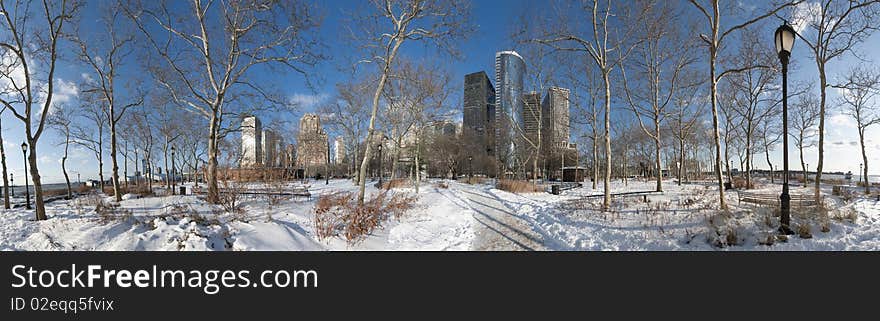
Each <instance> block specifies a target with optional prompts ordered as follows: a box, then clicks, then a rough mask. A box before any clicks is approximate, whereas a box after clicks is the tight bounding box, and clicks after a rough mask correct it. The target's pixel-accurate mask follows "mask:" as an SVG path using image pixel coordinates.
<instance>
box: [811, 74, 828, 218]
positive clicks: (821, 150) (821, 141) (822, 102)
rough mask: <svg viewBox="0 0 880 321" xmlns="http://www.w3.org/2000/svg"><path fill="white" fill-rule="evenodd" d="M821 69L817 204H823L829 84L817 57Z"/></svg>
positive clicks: (815, 193) (814, 193)
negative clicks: (822, 184)
mask: <svg viewBox="0 0 880 321" xmlns="http://www.w3.org/2000/svg"><path fill="white" fill-rule="evenodd" d="M816 62H817V64H818V67H819V68H818V69H819V160H818V164H816V190H815V191H814V192H813V195H814V196H815V197H816V204H820V203H821V202H822V194H821V190H820V185H821V182H822V165H823V163H824V158H825V88H826V87H827V86H828V82H827V80H826V79H825V63H823V62H822V61H821V59H819V57H816Z"/></svg>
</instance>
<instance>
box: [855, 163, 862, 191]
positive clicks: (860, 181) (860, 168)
mask: <svg viewBox="0 0 880 321" xmlns="http://www.w3.org/2000/svg"><path fill="white" fill-rule="evenodd" d="M858 185H862V164H861V163H859V184H858ZM858 185H856V186H858Z"/></svg>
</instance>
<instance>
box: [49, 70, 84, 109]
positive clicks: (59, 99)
mask: <svg viewBox="0 0 880 321" xmlns="http://www.w3.org/2000/svg"><path fill="white" fill-rule="evenodd" d="M78 97H79V87H78V86H77V85H76V83H74V82H72V81H66V80H64V79H61V78H58V80H57V81H56V82H55V93H53V94H52V104H51V105H49V115H51V114H52V113H53V112H54V111H55V109H56V108H59V106H60V108H64V107H65V105H68V104H70V103H71V102H73V101H74V100H75V99H76V98H78Z"/></svg>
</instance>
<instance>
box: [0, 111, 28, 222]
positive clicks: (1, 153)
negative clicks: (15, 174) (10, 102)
mask: <svg viewBox="0 0 880 321" xmlns="http://www.w3.org/2000/svg"><path fill="white" fill-rule="evenodd" d="M0 164H2V165H3V208H5V209H9V207H10V205H9V175H7V173H6V150H5V149H4V148H3V125H2V122H0ZM25 179H27V177H25Z"/></svg>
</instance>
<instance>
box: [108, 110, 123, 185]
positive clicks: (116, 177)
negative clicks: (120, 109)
mask: <svg viewBox="0 0 880 321" xmlns="http://www.w3.org/2000/svg"><path fill="white" fill-rule="evenodd" d="M113 117H115V116H114V114H113V106H112V105H111V106H110V161H111V162H112V163H113V195H114V197H115V198H116V201H117V202H122V193H120V190H119V163H118V162H117V161H116V121H114V119H113Z"/></svg>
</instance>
